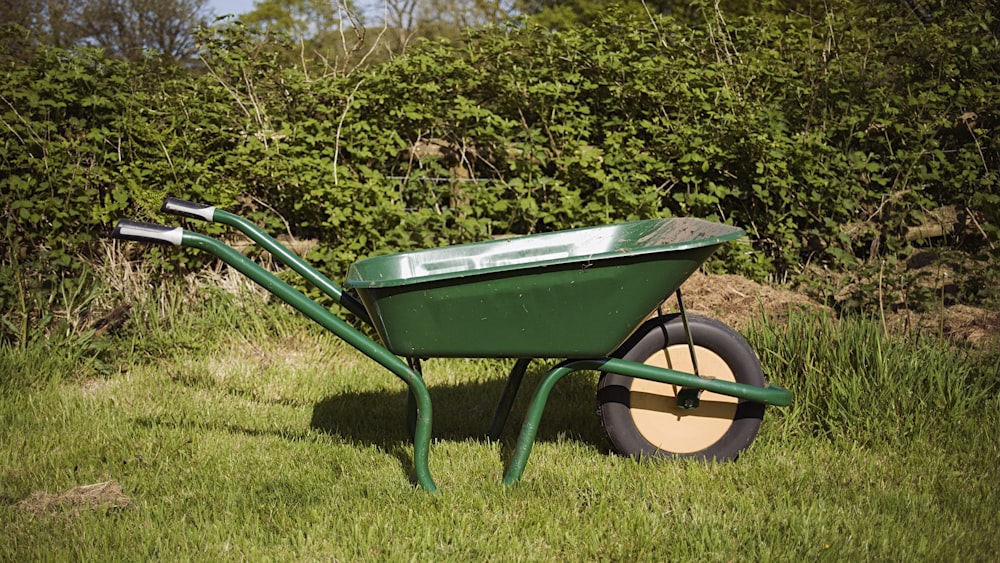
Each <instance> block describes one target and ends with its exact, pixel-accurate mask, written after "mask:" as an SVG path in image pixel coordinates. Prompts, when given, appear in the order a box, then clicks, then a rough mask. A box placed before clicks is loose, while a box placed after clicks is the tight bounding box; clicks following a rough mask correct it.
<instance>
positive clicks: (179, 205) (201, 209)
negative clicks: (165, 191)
mask: <svg viewBox="0 0 1000 563" xmlns="http://www.w3.org/2000/svg"><path fill="white" fill-rule="evenodd" d="M160 211H162V212H164V213H171V214H173V215H180V216H181V217H188V218H191V219H203V220H205V221H214V220H215V206H214V205H205V204H204V203H195V202H193V201H185V200H183V199H177V198H176V197H168V198H166V199H164V200H163V206H162V207H161V208H160Z"/></svg>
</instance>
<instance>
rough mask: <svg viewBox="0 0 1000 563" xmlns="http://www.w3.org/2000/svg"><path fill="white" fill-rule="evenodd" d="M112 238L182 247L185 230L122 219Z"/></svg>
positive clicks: (112, 233) (116, 226)
mask: <svg viewBox="0 0 1000 563" xmlns="http://www.w3.org/2000/svg"><path fill="white" fill-rule="evenodd" d="M111 237H112V238H117V239H122V240H134V241H139V242H152V243H156V244H172V245H174V246H180V245H181V240H182V239H183V237H184V229H182V228H180V227H167V226H164V225H157V224H155V223H142V222H139V221H129V220H127V219H121V220H120V221H118V224H117V225H115V229H114V231H112V232H111Z"/></svg>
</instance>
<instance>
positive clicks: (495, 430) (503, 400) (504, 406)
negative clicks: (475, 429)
mask: <svg viewBox="0 0 1000 563" xmlns="http://www.w3.org/2000/svg"><path fill="white" fill-rule="evenodd" d="M530 363H531V360H530V359H527V358H521V359H519V360H517V361H516V362H514V367H512V368H511V369H510V375H508V376H507V384H506V385H504V388H503V394H502V395H501V396H500V402H499V403H497V408H496V410H495V411H494V413H493V422H491V423H490V428H489V430H487V431H486V437H487V438H489V439H490V440H492V441H497V440H499V439H500V435H501V434H503V428H504V426H506V425H507V419H508V418H510V411H511V410H512V409H513V408H514V399H516V398H517V391H518V390H519V389H520V388H521V380H522V379H524V372H526V371H528V364H530Z"/></svg>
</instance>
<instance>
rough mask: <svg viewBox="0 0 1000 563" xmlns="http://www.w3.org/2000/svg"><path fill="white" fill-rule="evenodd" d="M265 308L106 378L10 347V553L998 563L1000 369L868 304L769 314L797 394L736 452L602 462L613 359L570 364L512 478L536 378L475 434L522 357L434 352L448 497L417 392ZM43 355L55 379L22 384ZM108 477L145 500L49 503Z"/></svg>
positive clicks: (77, 360) (6, 550)
mask: <svg viewBox="0 0 1000 563" xmlns="http://www.w3.org/2000/svg"><path fill="white" fill-rule="evenodd" d="M260 312H262V313H263V315H264V316H263V317H259V318H258V317H254V316H252V315H248V314H247V313H246V312H245V311H243V312H241V311H239V310H236V311H233V312H231V313H226V312H225V308H224V307H219V308H217V309H210V310H209V311H207V313H210V315H209V316H210V317H211V318H212V320H211V321H206V320H205V313H206V311H200V313H202V314H201V315H199V318H197V319H196V318H195V317H194V316H192V315H181V314H178V315H176V316H170V315H167V316H157V315H153V314H151V313H150V314H147V315H146V317H144V319H145V321H144V322H146V323H147V325H148V326H147V328H146V329H143V331H141V333H140V334H142V335H143V336H144V337H148V338H146V339H145V340H142V339H138V337H137V336H132V337H129V338H122V339H121V340H120V341H119V342H118V343H117V346H118V347H119V348H120V349H124V350H126V351H127V352H126V353H122V354H121V355H120V356H117V357H116V358H117V360H116V361H118V362H120V365H115V364H114V361H113V360H111V359H108V358H107V357H104V359H103V360H102V361H103V362H104V363H105V364H108V363H110V364H111V368H110V369H100V370H98V369H95V367H94V366H95V365H97V364H95V362H93V361H91V360H88V358H90V356H88V355H87V354H86V353H85V351H86V349H85V347H81V346H79V345H78V346H77V347H76V349H74V350H73V351H72V353H69V352H68V351H66V352H61V351H60V350H61V349H60V348H55V347H49V348H45V347H44V346H43V345H42V344H41V343H38V344H36V345H35V347H34V348H31V349H28V350H21V351H16V350H10V349H6V350H3V352H2V354H3V355H2V356H0V377H2V379H0V393H2V394H0V427H2V428H3V430H2V431H0V560H36V559H46V560H48V559H85V560H108V559H110V560H115V559H127V560H137V559H152V558H156V559H197V560H206V559H207V560H215V559H254V560H260V559H284V560H289V559H293V560H331V559H339V560H357V559H362V560H364V559H379V560H400V559H407V560H409V559H414V560H441V559H445V560H447V559H452V560H470V559H499V560H566V559H568V560H594V559H601V560H606V559H607V560H638V559H643V560H692V559H698V560H720V561H722V560H726V561H728V560H762V559H763V560H772V559H784V560H802V559H822V560H862V559H863V560H880V559H881V560H893V561H900V560H931V559H935V560H936V559H946V560H955V559H963V560H965V559H971V560H984V561H985V560H991V559H992V558H993V557H994V555H995V553H996V552H997V551H998V550H1000V538H998V534H997V533H996V532H997V530H1000V511H998V510H997V509H996V507H997V506H1000V494H998V493H1000V485H998V483H1000V471H998V469H997V465H998V464H997V462H998V461H1000V433H998V431H1000V415H998V413H1000V402H998V399H997V394H996V391H997V388H998V382H997V375H996V372H995V369H996V368H995V365H994V364H993V363H991V362H990V361H987V360H985V359H982V358H981V357H980V355H979V354H978V353H976V352H972V351H961V350H956V349H955V348H953V347H950V346H945V345H943V344H941V343H940V342H938V341H933V340H921V339H900V338H887V337H885V336H884V335H882V334H881V333H880V332H879V331H878V327H877V325H876V324H874V323H869V322H865V321H847V322H842V323H840V324H833V323H831V322H829V321H821V320H818V319H813V318H793V319H792V320H791V321H790V322H789V324H788V326H787V327H785V326H780V327H779V326H775V325H773V324H765V325H764V326H762V327H761V328H758V329H754V330H752V331H750V333H749V334H748V337H749V338H750V340H751V342H752V343H753V345H754V347H755V349H756V350H757V352H758V354H759V355H760V356H761V358H762V361H763V363H764V365H765V371H766V372H767V373H768V375H769V376H770V377H771V378H772V379H773V380H774V381H776V382H779V383H782V384H784V385H787V386H789V387H790V388H792V389H793V390H794V391H795V392H796V393H797V394H798V400H797V402H796V404H795V405H794V406H793V407H791V408H789V409H771V410H769V411H768V416H767V417H766V419H765V421H764V425H763V428H762V430H761V434H760V436H759V437H758V439H757V441H756V442H755V444H754V445H753V446H752V447H751V448H750V449H749V450H748V451H747V452H746V453H745V454H744V455H743V456H742V457H741V458H740V459H739V460H738V461H737V462H735V463H730V464H718V465H715V464H702V463H693V462H656V463H636V462H634V461H632V460H630V459H623V458H620V457H617V456H614V455H610V454H609V453H608V452H607V443H606V441H605V438H604V437H603V434H602V431H601V428H600V424H599V422H598V420H597V418H596V415H595V414H594V412H595V404H594V391H595V384H596V374H589V375H581V376H578V377H576V378H575V379H571V378H568V379H567V380H565V381H563V382H561V383H560V384H559V385H558V386H557V387H556V390H555V391H554V393H553V395H552V397H551V399H550V406H549V409H548V410H547V412H546V415H545V417H544V418H543V420H542V427H541V430H540V433H539V441H538V443H537V444H536V446H535V448H534V450H533V452H532V455H531V459H530V460H529V462H528V467H527V470H526V472H525V475H524V479H523V481H522V482H521V483H520V484H519V485H518V486H516V487H513V488H504V487H503V486H502V485H501V484H500V479H501V475H502V472H503V469H504V465H505V463H506V462H507V460H509V458H510V456H511V453H512V445H513V440H514V438H515V436H516V423H517V422H518V421H519V420H520V416H521V415H523V412H524V409H525V406H526V405H525V403H526V402H527V401H526V400H527V398H528V397H527V393H525V395H524V396H522V397H521V400H520V401H519V403H518V407H517V409H516V410H515V413H514V416H513V417H512V422H513V423H515V424H514V425H512V426H511V427H509V428H508V429H507V432H506V434H505V436H504V439H503V441H502V442H501V443H488V442H485V441H482V440H480V439H478V438H477V436H479V435H481V434H482V433H484V432H485V430H486V427H487V426H488V424H489V421H490V417H491V415H492V409H493V405H494V402H495V401H496V399H497V398H498V397H499V393H500V391H501V389H502V380H503V377H504V375H505V373H506V369H507V368H508V367H509V362H490V361H480V360H432V361H429V362H426V364H425V366H424V367H425V372H426V377H427V379H428V382H429V384H430V386H431V395H432V398H433V400H434V406H435V420H434V436H435V438H436V440H435V442H434V443H433V444H432V448H431V458H430V466H431V471H432V473H433V475H434V477H435V479H436V481H437V483H438V485H439V487H440V489H441V491H440V492H439V493H438V494H434V495H431V494H427V493H424V492H422V491H420V490H418V489H416V488H415V486H414V484H413V482H412V478H411V475H410V473H411V466H412V462H411V459H410V456H411V454H412V448H411V446H410V444H409V442H408V440H407V438H406V433H405V428H404V424H403V421H404V411H405V404H406V395H405V387H404V385H403V384H402V383H401V382H399V381H397V380H396V379H395V378H393V377H392V376H391V375H389V374H387V373H386V372H384V370H381V369H380V368H378V367H377V366H376V365H375V364H374V363H373V362H371V361H370V360H368V359H367V358H364V357H363V356H361V355H360V354H358V353H357V352H355V351H353V350H352V349H350V348H347V347H346V346H344V345H341V344H340V343H338V342H337V341H335V340H334V339H333V338H332V337H330V336H328V335H325V334H321V333H319V332H317V331H314V330H312V329H310V328H308V327H306V326H305V325H304V324H303V322H301V321H299V320H298V319H297V318H296V317H293V316H292V315H291V314H290V313H287V312H286V311H284V310H283V309H277V310H273V309H272V308H270V307H262V310H261V311H260ZM181 331H185V334H184V335H183V336H181V335H179V333H180V332H181ZM171 334H178V336H177V337H176V339H175V340H176V342H180V343H183V344H184V345H183V346H182V347H180V348H177V347H173V346H171V342H172V340H171ZM157 349H159V350H160V351H159V353H157ZM102 350H103V348H102ZM60 358H63V360H62V361H60ZM81 358H82V359H81ZM135 358H139V359H140V360H141V361H137V362H135V363H131V362H133V360H134V359H135ZM102 365H103V364H102ZM35 369H40V370H47V371H45V372H44V373H41V372H38V373H36V376H35V377H30V376H29V375H26V374H30V373H34V372H32V370H35ZM25 370H27V371H25ZM539 376H540V369H539V368H537V367H536V369H533V370H531V371H529V374H528V378H527V379H526V381H525V391H530V388H531V385H532V384H533V383H536V382H537V380H538V377H539ZM108 480H114V481H116V482H117V483H119V484H120V485H121V487H122V490H123V491H124V493H125V494H126V495H127V496H128V498H129V499H130V501H131V504H130V505H129V506H127V507H115V506H100V507H97V508H85V507H83V508H81V507H80V506H74V505H71V504H66V505H64V506H63V507H62V508H56V509H53V508H49V509H47V510H40V509H38V508H37V506H35V505H33V504H32V502H31V501H32V499H34V498H37V497H33V496H32V495H34V494H36V493H40V492H41V493H45V492H47V493H50V494H56V493H61V492H64V491H67V490H70V489H72V488H74V487H78V486H82V485H88V484H93V483H100V482H104V481H108Z"/></svg>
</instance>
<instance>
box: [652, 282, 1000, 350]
mask: <svg viewBox="0 0 1000 563" xmlns="http://www.w3.org/2000/svg"><path fill="white" fill-rule="evenodd" d="M681 289H682V291H683V295H684V305H685V306H686V307H687V310H688V312H691V313H698V314H702V315H706V316H709V317H712V318H715V319H718V320H720V321H722V322H724V323H726V324H728V325H729V326H731V327H733V328H736V329H742V328H744V327H746V326H747V325H748V324H749V323H750V322H751V321H753V320H755V319H760V317H761V314H764V315H766V316H767V317H768V318H770V319H772V320H774V321H776V322H779V323H780V322H781V321H782V319H786V318H788V315H789V313H790V312H792V311H803V312H811V313H819V314H824V315H829V316H830V317H831V318H835V317H836V313H835V312H834V311H833V310H832V309H831V308H830V307H827V306H825V305H823V304H821V303H817V302H816V301H813V300H812V299H810V298H809V297H808V296H806V295H803V294H801V293H797V292H795V291H792V290H789V289H784V288H778V287H771V286H768V285H766V284H761V283H757V282H754V281H751V280H748V279H746V278H743V277H740V276H735V275H705V274H702V273H701V272H697V273H695V274H694V275H693V276H691V277H690V278H689V279H688V281H686V282H685V283H684V285H683V286H682V288H681ZM668 305H669V306H671V307H673V308H676V302H675V301H674V299H673V298H672V299H671V300H670V301H668ZM885 327H886V330H887V331H889V332H890V333H907V332H920V333H924V334H932V335H940V336H944V337H945V338H949V339H951V340H954V341H956V342H960V343H963V344H969V345H972V346H976V347H979V348H985V349H997V348H1000V311H991V310H988V309H980V308H977V307H970V306H968V305H962V304H951V305H949V306H946V307H939V308H938V309H937V310H929V311H925V312H916V311H910V310H906V309H897V310H895V311H886V313H885Z"/></svg>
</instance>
